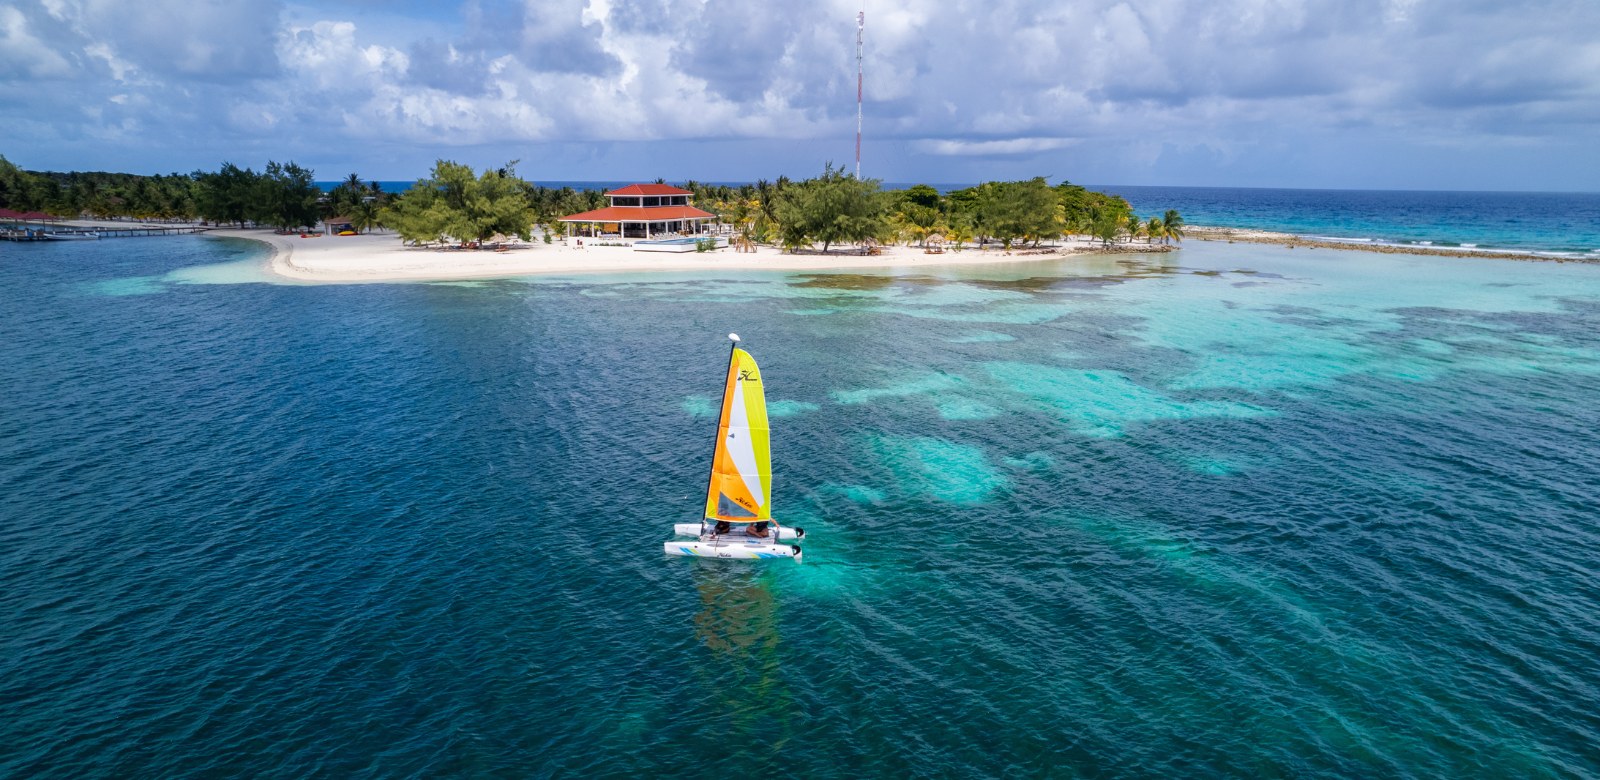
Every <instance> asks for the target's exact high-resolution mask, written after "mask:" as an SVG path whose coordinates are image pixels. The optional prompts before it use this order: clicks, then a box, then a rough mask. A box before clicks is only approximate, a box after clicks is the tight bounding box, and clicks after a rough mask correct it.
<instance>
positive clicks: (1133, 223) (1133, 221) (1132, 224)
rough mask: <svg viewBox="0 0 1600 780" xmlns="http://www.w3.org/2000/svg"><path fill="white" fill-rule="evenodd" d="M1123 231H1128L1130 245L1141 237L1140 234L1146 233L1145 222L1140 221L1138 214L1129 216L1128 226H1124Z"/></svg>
mask: <svg viewBox="0 0 1600 780" xmlns="http://www.w3.org/2000/svg"><path fill="white" fill-rule="evenodd" d="M1123 229H1124V230H1126V231H1128V243H1130V244H1131V243H1133V240H1134V239H1136V238H1138V237H1139V234H1140V233H1143V232H1144V220H1142V219H1139V215H1138V214H1129V215H1128V224H1126V225H1123Z"/></svg>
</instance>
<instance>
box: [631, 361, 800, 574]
mask: <svg viewBox="0 0 1600 780" xmlns="http://www.w3.org/2000/svg"><path fill="white" fill-rule="evenodd" d="M728 338H729V339H732V340H733V347H732V348H731V351H730V355H729V357H728V373H727V377H726V379H725V380H724V382H723V385H722V414H721V416H720V417H719V418H718V421H717V441H716V445H715V449H714V450H713V453H712V457H711V480H710V485H709V486H708V487H707V489H706V506H705V512H704V515H703V516H702V519H701V520H700V522H698V523H675V524H673V527H672V530H673V534H674V535H676V536H688V537H694V538H692V539H685V540H682V541H671V542H666V543H665V544H664V545H663V549H664V550H665V551H666V553H667V554H668V555H683V556H688V557H693V558H730V559H746V560H760V559H768V558H793V559H794V560H795V562H796V563H798V562H800V545H797V544H786V543H785V542H790V541H799V540H801V539H803V538H805V533H806V532H805V531H804V530H803V529H800V528H788V527H784V526H781V525H779V524H778V522H777V521H776V520H773V519H772V448H771V434H770V432H769V431H768V428H767V395H766V391H765V390H764V389H763V388H762V386H761V369H760V368H758V367H757V366H756V359H755V358H754V357H751V355H750V353H749V352H747V351H745V350H743V349H740V347H739V335H738V334H737V333H730V334H728Z"/></svg>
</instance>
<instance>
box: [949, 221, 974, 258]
mask: <svg viewBox="0 0 1600 780" xmlns="http://www.w3.org/2000/svg"><path fill="white" fill-rule="evenodd" d="M944 237H945V238H946V239H947V240H949V241H950V242H952V243H954V244H955V247H954V249H955V251H957V252H960V251H961V245H962V244H964V243H966V242H968V241H971V240H972V223H970V222H968V221H966V220H964V219H958V220H951V222H950V227H948V228H946V229H945V231H944Z"/></svg>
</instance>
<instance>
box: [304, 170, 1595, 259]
mask: <svg viewBox="0 0 1600 780" xmlns="http://www.w3.org/2000/svg"><path fill="white" fill-rule="evenodd" d="M534 183H535V184H538V185H540V186H544V187H557V188H559V187H571V188H573V189H578V190H582V189H612V188H616V187H621V186H624V185H627V184H631V183H633V182H626V181H535V182H534ZM707 183H709V184H727V185H729V186H739V185H740V184H745V183H746V182H707ZM337 184H338V182H318V185H319V186H322V187H323V188H324V189H329V188H332V187H333V186H335V185H337ZM378 184H379V186H381V187H382V188H383V189H384V190H385V191H388V192H404V191H405V190H406V189H407V188H409V187H410V186H411V185H412V184H413V182H410V181H380V182H378ZM910 186H911V183H906V182H887V183H885V184H884V187H885V189H904V188H906V187H910ZM932 186H934V187H936V188H938V189H939V190H940V191H941V192H949V191H951V190H955V189H961V188H964V187H970V186H972V183H957V184H951V183H942V184H933V185H932ZM1085 186H1087V187H1088V188H1089V189H1091V190H1099V191H1102V192H1109V193H1114V194H1117V195H1121V196H1122V197H1124V198H1126V199H1127V200H1128V202H1129V203H1130V204H1132V205H1133V209H1134V211H1135V212H1136V213H1139V214H1155V213H1159V212H1161V211H1164V210H1166V209H1169V208H1170V209H1177V210H1178V211H1179V212H1180V213H1182V214H1183V216H1184V219H1185V220H1186V221H1187V222H1188V223H1189V224H1191V225H1204V226H1209V227H1225V228H1241V229H1248V230H1270V231H1274V232H1279V233H1292V234H1295V235H1299V236H1305V237H1308V238H1331V239H1340V240H1347V241H1355V242H1371V243H1388V244H1399V245H1420V246H1436V247H1441V248H1454V247H1460V248H1465V249H1481V250H1502V251H1514V252H1527V253H1533V254H1541V255H1550V256H1553V257H1581V258H1586V259H1600V193H1559V192H1550V193H1542V192H1423V191H1403V190H1289V189H1256V188H1246V187H1148V186H1132V185H1116V184H1086V185H1085Z"/></svg>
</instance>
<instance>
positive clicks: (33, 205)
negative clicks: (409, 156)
mask: <svg viewBox="0 0 1600 780" xmlns="http://www.w3.org/2000/svg"><path fill="white" fill-rule="evenodd" d="M312 177H313V172H312V171H311V169H309V168H302V167H300V166H299V165H296V164H295V163H293V162H287V163H278V162H274V161H269V162H268V163H267V167H266V169H265V170H264V171H263V172H261V173H256V172H255V171H253V170H251V169H249V168H240V167H239V166H237V165H234V164H233V163H231V162H224V163H223V164H222V167H220V168H219V169H217V170H216V171H195V172H193V173H173V174H169V175H165V176H161V175H157V176H140V175H137V174H131V173H104V172H73V173H54V172H43V173H41V172H37V171H24V170H22V169H20V168H18V167H17V166H16V165H13V164H12V163H11V162H10V161H8V160H6V159H5V158H4V157H0V208H8V209H13V210H16V211H43V212H47V213H50V214H56V215H59V216H68V217H75V216H87V217H95V218H102V219H114V218H127V219H138V220H164V221H185V222H193V221H201V220H203V221H207V222H214V223H216V224H219V225H236V226H240V227H243V226H246V225H266V226H272V227H276V228H278V229H280V230H291V229H295V228H307V227H311V226H313V225H315V224H316V223H317V222H318V221H319V220H321V219H327V218H329V217H348V218H349V219H350V220H351V222H352V223H353V224H354V226H355V227H356V229H358V230H370V229H372V228H375V227H378V226H380V220H379V218H378V213H379V210H380V209H381V207H382V203H383V201H384V200H385V198H386V197H387V196H385V195H384V193H383V192H382V191H381V190H379V189H378V185H377V184H376V183H375V182H374V183H368V184H366V185H362V184H361V180H360V177H358V176H356V175H355V174H351V175H350V178H349V179H347V180H346V181H345V182H344V183H341V184H340V185H339V186H338V187H336V188H334V190H333V191H331V192H329V193H327V194H323V193H322V191H321V190H319V189H318V188H317V186H316V185H315V184H314V183H313V179H312Z"/></svg>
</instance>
